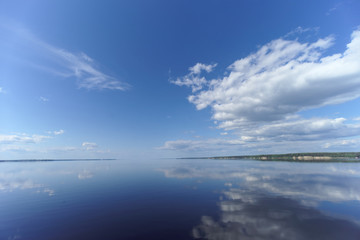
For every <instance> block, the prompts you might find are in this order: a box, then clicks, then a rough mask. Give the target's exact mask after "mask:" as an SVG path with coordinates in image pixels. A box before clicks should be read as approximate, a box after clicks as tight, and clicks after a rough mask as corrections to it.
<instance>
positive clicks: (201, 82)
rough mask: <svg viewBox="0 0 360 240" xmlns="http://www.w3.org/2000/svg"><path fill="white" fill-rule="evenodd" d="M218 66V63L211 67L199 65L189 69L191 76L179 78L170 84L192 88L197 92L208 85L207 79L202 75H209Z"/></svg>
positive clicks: (210, 65)
mask: <svg viewBox="0 0 360 240" xmlns="http://www.w3.org/2000/svg"><path fill="white" fill-rule="evenodd" d="M216 65H217V64H216V63H215V64H209V65H206V64H203V63H197V64H195V65H194V66H192V67H190V68H189V71H190V73H189V74H187V75H185V76H183V77H178V78H176V79H175V80H170V82H171V83H173V84H175V85H178V86H187V87H191V89H192V91H193V92H196V91H198V90H200V89H202V88H203V87H204V86H205V85H206V84H207V83H208V81H207V80H206V79H205V77H201V76H200V74H201V73H202V72H203V71H205V72H207V73H209V72H211V71H212V70H213V69H214V68H215V67H216Z"/></svg>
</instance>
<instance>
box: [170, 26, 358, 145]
mask: <svg viewBox="0 0 360 240" xmlns="http://www.w3.org/2000/svg"><path fill="white" fill-rule="evenodd" d="M307 31H310V29H303V28H299V29H296V30H295V32H307ZM334 42H335V39H334V38H333V37H331V36H329V37H326V38H320V39H318V40H317V41H314V42H305V43H302V42H299V41H298V40H285V39H283V38H280V39H276V40H273V41H271V42H269V43H268V44H265V45H264V46H262V47H260V48H259V50H258V51H257V52H255V53H252V54H250V55H248V56H247V57H244V58H242V59H239V60H237V61H235V62H234V63H233V64H231V65H230V66H229V67H228V69H227V70H228V71H227V72H226V73H225V76H224V77H222V78H218V79H211V80H207V79H206V78H205V77H202V78H201V79H202V80H201V81H197V80H196V79H195V80H194V81H190V80H191V79H190V80H189V76H193V75H194V71H193V69H194V68H195V67H196V66H197V65H195V66H194V67H192V68H190V73H189V74H187V75H185V76H184V77H180V78H178V79H179V80H178V82H176V81H172V83H174V84H177V85H179V86H187V87H191V88H192V92H193V93H192V94H191V95H190V96H189V97H188V100H189V102H190V103H193V104H194V105H195V106H196V108H197V109H198V110H202V109H204V108H207V107H210V108H211V110H212V119H213V120H214V122H215V124H216V125H217V127H218V128H220V129H223V130H225V131H232V132H233V133H234V134H235V135H237V136H238V140H239V142H241V144H243V142H245V143H246V142H251V143H253V142H258V143H262V144H265V145H266V144H267V143H269V142H270V141H283V142H288V141H318V143H320V142H322V141H323V140H332V139H338V138H346V137H355V136H359V135H360V126H359V125H358V124H351V123H348V122H347V120H346V119H345V118H341V117H339V118H336V119H330V118H309V119H305V118H303V117H301V116H300V114H299V112H300V111H303V110H307V109H314V108H320V107H323V106H326V105H331V104H339V103H344V102H347V101H349V100H353V99H356V98H358V97H360V48H359V46H360V29H358V30H355V31H354V32H353V33H352V35H351V41H350V42H349V43H348V44H347V48H346V50H345V51H344V52H343V53H337V54H333V55H325V54H324V52H325V51H326V50H327V49H329V48H330V47H331V46H332V45H333V44H334ZM212 68H213V67H211V68H210V69H212ZM198 72H199V71H198ZM195 76H197V75H195ZM188 80H189V81H188ZM182 141H183V140H178V141H169V142H166V143H165V145H164V146H163V147H164V148H166V147H167V145H171V146H175V145H177V144H178V145H179V146H180V148H181V142H182ZM206 141H207V140H206ZM212 141H213V140H212ZM232 141H233V140H231V142H232ZM191 142H194V141H192V140H191ZM225 142H226V141H225ZM175 143H177V144H175ZM168 147H169V146H168ZM183 149H184V148H183Z"/></svg>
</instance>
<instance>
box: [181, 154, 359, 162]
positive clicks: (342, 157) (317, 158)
mask: <svg viewBox="0 0 360 240" xmlns="http://www.w3.org/2000/svg"><path fill="white" fill-rule="evenodd" d="M183 159H185V158H183ZM187 159H189V158H187ZM195 159H217V160H221V159H229V160H236V159H254V160H263V161H304V162H308V161H309V162H334V161H342V162H360V152H316V153H287V154H261V155H239V156H216V157H200V158H199V157H198V158H195Z"/></svg>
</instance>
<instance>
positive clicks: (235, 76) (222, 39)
mask: <svg viewBox="0 0 360 240" xmlns="http://www.w3.org/2000/svg"><path fill="white" fill-rule="evenodd" d="M359 10H360V3H359V2H357V1H328V0H327V1H288V0H286V1H285V0H284V1H250V0H249V1H231V0H226V1H219V0H217V1H216V0H191V1H187V0H181V1H175V0H174V1H168V0H156V1H144V0H143V1H139V0H131V1H127V0H124V1H102V2H100V1H51V2H49V1H16V0H15V1H0V52H1V54H0V114H1V115H0V158H1V159H24V158H25V159H27V158H98V157H99V158H107V157H111V158H113V157H114V158H143V157H184V156H209V155H210V156H211V155H234V154H239V155H241V154H258V153H287V152H309V151H359V149H360V137H359V136H360V111H359V110H358V109H359V106H360V99H359V97H360V28H359V26H360V15H359V14H358V12H359Z"/></svg>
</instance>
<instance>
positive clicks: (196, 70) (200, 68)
mask: <svg viewBox="0 0 360 240" xmlns="http://www.w3.org/2000/svg"><path fill="white" fill-rule="evenodd" d="M216 65H217V64H216V63H215V64H209V65H206V64H203V63H197V64H195V65H194V66H192V67H190V68H189V70H190V72H191V73H193V74H200V73H201V72H202V71H206V72H208V73H209V72H211V71H212V70H213V69H214V68H215V67H216Z"/></svg>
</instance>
